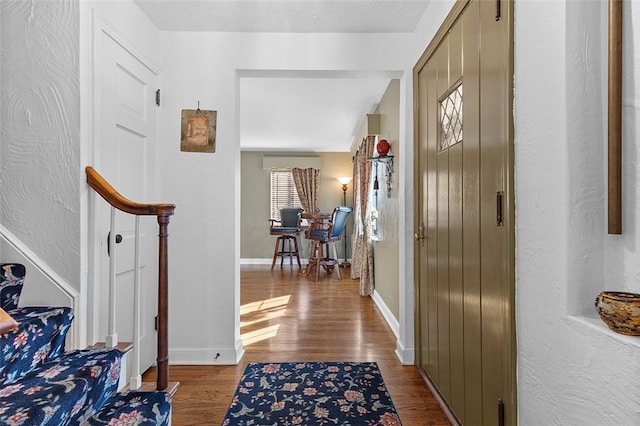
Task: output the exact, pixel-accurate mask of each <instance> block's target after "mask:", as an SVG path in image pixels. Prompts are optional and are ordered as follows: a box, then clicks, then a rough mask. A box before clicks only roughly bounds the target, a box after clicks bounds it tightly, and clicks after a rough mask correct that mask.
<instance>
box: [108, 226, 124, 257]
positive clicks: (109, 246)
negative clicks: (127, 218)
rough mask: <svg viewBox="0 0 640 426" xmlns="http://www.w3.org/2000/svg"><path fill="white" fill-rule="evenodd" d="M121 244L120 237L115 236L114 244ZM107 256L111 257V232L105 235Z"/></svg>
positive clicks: (118, 235)
mask: <svg viewBox="0 0 640 426" xmlns="http://www.w3.org/2000/svg"><path fill="white" fill-rule="evenodd" d="M121 242H122V235H120V234H116V244H120V243H121ZM107 256H111V231H109V233H108V234H107Z"/></svg>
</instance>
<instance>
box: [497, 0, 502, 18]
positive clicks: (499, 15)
mask: <svg viewBox="0 0 640 426" xmlns="http://www.w3.org/2000/svg"><path fill="white" fill-rule="evenodd" d="M501 1H502V0H496V21H499V20H500V18H501V17H502V4H501Z"/></svg>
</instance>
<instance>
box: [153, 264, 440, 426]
mask: <svg viewBox="0 0 640 426" xmlns="http://www.w3.org/2000/svg"><path fill="white" fill-rule="evenodd" d="M343 275H344V276H343V280H342V281H340V280H337V279H335V272H334V273H333V275H332V277H331V278H328V277H327V275H326V274H325V273H324V271H323V273H322V274H321V277H320V280H319V281H318V282H317V283H316V282H313V281H312V280H310V279H309V278H307V277H305V276H304V275H302V274H300V273H299V272H298V269H297V268H294V270H293V272H292V271H291V270H290V269H289V266H288V265H286V266H285V267H284V268H282V269H281V268H280V267H279V265H277V266H276V268H275V269H274V270H273V272H272V271H271V270H270V266H262V265H260V266H243V267H242V268H241V305H242V308H241V318H240V321H241V330H240V333H241V335H242V338H243V342H244V347H245V354H244V357H243V358H242V360H241V361H240V364H239V365H225V366H179V365H171V366H170V373H169V374H170V376H169V377H170V380H171V381H179V382H180V387H179V388H178V391H177V392H176V394H175V396H174V398H173V424H174V425H178V426H182V425H220V424H221V423H222V419H223V418H224V415H225V414H226V411H227V408H228V406H229V403H230V402H231V398H232V395H233V393H234V391H235V388H236V385H237V383H238V381H239V379H240V376H241V375H242V372H243V371H244V368H245V366H246V365H247V363H249V362H278V361H281V362H284V361H375V362H377V363H378V365H379V366H380V369H381V371H382V376H383V378H384V381H385V383H386V384H387V388H388V389H389V393H390V394H391V398H392V399H393V402H394V404H395V406H396V409H397V411H398V414H399V415H400V419H401V420H402V423H403V425H404V426H414V425H415V426H427V425H431V426H444V425H450V423H449V421H448V420H447V417H446V415H445V414H444V412H443V411H442V410H441V409H440V407H439V405H438V403H437V402H436V400H435V399H434V397H433V395H432V394H431V392H430V391H429V389H428V387H427V386H426V385H425V383H424V381H423V379H422V377H421V376H420V374H419V372H418V370H417V369H416V368H415V367H414V366H403V365H402V364H400V362H399V361H398V358H397V357H396V355H395V344H396V339H395V336H394V335H393V333H392V331H391V329H390V328H389V327H388V325H387V323H386V321H385V320H384V318H383V317H382V315H381V313H380V312H379V310H378V308H377V307H376V306H375V304H374V303H373V301H372V300H371V298H369V297H361V296H360V295H359V294H358V291H359V283H358V281H354V280H351V279H350V278H348V276H349V271H348V270H347V271H345V270H343ZM144 380H145V381H153V380H155V372H154V371H153V370H150V371H149V372H147V373H146V374H145V375H144Z"/></svg>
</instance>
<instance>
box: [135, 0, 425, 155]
mask: <svg viewBox="0 0 640 426" xmlns="http://www.w3.org/2000/svg"><path fill="white" fill-rule="evenodd" d="M134 1H135V2H136V3H137V4H138V6H139V7H140V8H141V9H142V10H143V12H145V13H146V14H147V15H148V16H149V18H150V19H151V20H152V21H153V22H154V23H155V24H156V25H157V27H158V28H159V29H160V30H171V31H214V32H269V33H277V32H285V33H373V32H375V33H411V32H413V31H414V30H415V28H416V25H417V23H418V21H419V20H420V18H421V17H422V14H423V13H424V10H425V8H426V7H427V5H428V4H429V2H430V1H432V0H195V1H194V0H134ZM393 77H397V76H394V75H392V74H389V73H371V72H367V73H366V74H361V75H359V74H354V73H346V72H345V73H340V72H337V73H335V72H334V73H323V72H319V71H318V72H296V73H292V72H288V73H286V74H284V73H280V74H278V73H277V72H273V73H271V74H266V75H265V74H264V73H261V74H256V75H246V76H241V79H240V146H241V149H243V150H260V151H274V150H275V151H307V152H308V151H311V152H314V151H318V152H320V151H328V152H341V151H349V147H350V145H351V143H352V142H353V139H354V137H355V134H356V132H357V129H358V127H359V125H360V124H361V122H362V120H363V119H364V117H365V115H366V114H369V113H372V112H373V111H374V110H375V108H376V107H377V102H378V101H379V100H380V98H381V97H382V95H383V94H384V91H385V89H386V88H387V85H388V84H389V80H390V79H391V78H393Z"/></svg>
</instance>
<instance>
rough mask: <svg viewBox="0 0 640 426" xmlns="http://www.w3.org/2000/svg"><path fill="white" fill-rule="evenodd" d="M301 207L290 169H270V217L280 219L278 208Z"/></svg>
mask: <svg viewBox="0 0 640 426" xmlns="http://www.w3.org/2000/svg"><path fill="white" fill-rule="evenodd" d="M288 207H294V208H295V207H300V208H301V207H302V205H301V204H300V198H299V197H298V192H297V191H296V186H295V184H294V183H293V174H291V169H271V217H270V218H271V219H276V220H280V209H283V208H288Z"/></svg>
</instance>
